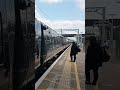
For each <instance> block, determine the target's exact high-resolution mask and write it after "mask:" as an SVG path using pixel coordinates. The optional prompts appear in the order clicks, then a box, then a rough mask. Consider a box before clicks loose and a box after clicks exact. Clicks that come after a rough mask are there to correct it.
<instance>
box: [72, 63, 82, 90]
mask: <svg viewBox="0 0 120 90" xmlns="http://www.w3.org/2000/svg"><path fill="white" fill-rule="evenodd" d="M74 65H75V77H76V82H77V90H81V88H80V79H79V77H78V70H77V64H76V62H75V64H74Z"/></svg>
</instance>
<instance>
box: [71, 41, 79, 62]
mask: <svg viewBox="0 0 120 90" xmlns="http://www.w3.org/2000/svg"><path fill="white" fill-rule="evenodd" d="M80 51H81V50H80V49H79V47H78V46H77V44H76V43H75V42H73V43H72V47H71V52H70V57H71V61H72V60H73V56H74V62H75V60H76V54H77V53H78V52H80Z"/></svg>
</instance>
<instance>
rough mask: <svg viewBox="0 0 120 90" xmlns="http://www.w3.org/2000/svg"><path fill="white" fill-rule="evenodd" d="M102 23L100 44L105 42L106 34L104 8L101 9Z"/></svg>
mask: <svg viewBox="0 0 120 90" xmlns="http://www.w3.org/2000/svg"><path fill="white" fill-rule="evenodd" d="M102 14H103V23H102V44H103V42H104V40H106V32H105V24H104V23H105V7H103V13H102Z"/></svg>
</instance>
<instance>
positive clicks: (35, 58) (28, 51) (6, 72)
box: [0, 0, 70, 90]
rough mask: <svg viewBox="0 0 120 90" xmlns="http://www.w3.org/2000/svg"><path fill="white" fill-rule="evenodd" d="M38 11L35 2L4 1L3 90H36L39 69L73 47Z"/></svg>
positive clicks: (0, 6)
mask: <svg viewBox="0 0 120 90" xmlns="http://www.w3.org/2000/svg"><path fill="white" fill-rule="evenodd" d="M34 11H35V2H34V0H0V81H1V82H0V90H34V89H35V82H34V79H35V69H36V68H38V67H40V66H41V65H43V64H44V63H45V62H46V61H48V60H49V59H50V58H52V57H53V56H54V55H55V54H56V53H57V52H59V51H61V50H62V49H63V48H65V47H68V46H69V45H70V40H69V39H67V38H65V37H63V36H61V35H60V34H58V33H56V32H55V31H54V30H53V29H51V28H50V27H48V26H47V25H45V24H44V23H42V22H40V21H38V20H36V19H35V12H34Z"/></svg>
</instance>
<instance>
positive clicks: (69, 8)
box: [35, 0, 85, 33]
mask: <svg viewBox="0 0 120 90" xmlns="http://www.w3.org/2000/svg"><path fill="white" fill-rule="evenodd" d="M35 1H36V2H35V4H36V5H35V17H36V18H37V19H39V20H40V21H42V22H44V23H45V24H47V25H48V26H50V27H51V28H52V29H80V33H81V32H82V33H85V1H84V0H35ZM67 33H68V32H67ZM69 33H76V32H69Z"/></svg>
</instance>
